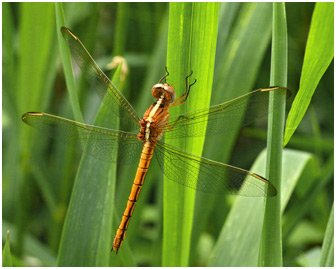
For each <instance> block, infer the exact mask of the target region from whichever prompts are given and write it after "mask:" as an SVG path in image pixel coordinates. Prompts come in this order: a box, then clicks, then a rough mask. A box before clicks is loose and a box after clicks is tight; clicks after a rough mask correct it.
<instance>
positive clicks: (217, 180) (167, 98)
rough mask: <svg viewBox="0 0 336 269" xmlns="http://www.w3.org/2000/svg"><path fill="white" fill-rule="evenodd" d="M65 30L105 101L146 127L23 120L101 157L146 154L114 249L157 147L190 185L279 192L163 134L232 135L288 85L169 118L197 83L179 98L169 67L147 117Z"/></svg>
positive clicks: (171, 172) (30, 116)
mask: <svg viewBox="0 0 336 269" xmlns="http://www.w3.org/2000/svg"><path fill="white" fill-rule="evenodd" d="M61 31H62V34H63V36H64V38H65V39H66V40H67V42H68V44H69V47H70V49H71V54H72V56H73V57H74V59H75V60H76V62H77V64H78V65H79V66H80V68H81V69H82V71H83V72H84V74H85V77H86V78H87V79H88V81H89V83H90V84H91V86H93V87H94V88H95V89H96V90H97V92H98V94H99V95H100V96H101V97H102V99H103V102H104V103H105V104H106V105H108V106H109V107H110V108H111V110H112V111H114V112H116V115H118V117H119V118H120V119H121V120H125V121H127V122H129V123H130V124H131V125H132V126H133V127H134V128H137V129H140V132H139V133H138V134H137V133H133V132H125V131H119V130H112V129H107V128H103V127H98V126H92V125H87V124H83V123H80V122H76V121H72V120H68V119H65V118H61V117H58V116H54V115H50V114H46V113H41V112H28V113H25V114H23V116H22V120H23V122H25V123H26V124H28V125H30V126H33V127H35V128H36V129H39V130H41V131H44V132H46V133H48V134H49V135H50V136H53V137H55V138H57V139H62V140H64V141H66V142H67V143H68V144H69V145H72V146H76V147H78V148H80V149H81V150H82V151H83V152H85V153H87V154H90V155H92V156H94V157H96V158H97V159H101V160H104V161H109V162H116V163H130V162H133V161H136V160H139V158H140V161H139V165H138V169H137V172H136V175H135V179H134V182H133V185H132V190H131V193H130V195H129V198H128V202H127V205H126V209H125V211H124V214H123V216H122V220H121V223H120V225H119V228H118V230H117V232H116V236H115V238H114V242H113V247H112V250H115V251H116V252H118V249H119V248H120V246H121V244H122V242H123V240H124V238H125V234H126V230H127V227H128V224H129V221H130V218H131V216H132V214H133V211H134V207H135V204H136V202H137V200H138V197H139V193H140V191H141V188H142V185H143V183H144V180H145V176H146V174H147V171H148V168H149V164H150V162H151V159H152V157H153V154H154V149H155V155H156V158H157V160H158V162H159V165H160V167H161V169H162V171H163V173H164V174H165V175H166V176H167V177H168V178H169V179H171V180H173V181H175V182H177V183H180V184H182V185H184V186H187V187H189V188H192V189H195V190H199V191H203V192H207V193H220V194H238V195H244V196H275V195H276V194H277V191H276V189H275V187H274V186H273V185H272V184H271V183H270V182H269V181H268V180H267V179H265V178H263V177H262V176H260V175H258V174H255V173H252V172H249V171H247V170H244V169H241V168H238V167H234V166H231V165H227V164H223V163H219V162H215V161H212V160H209V159H206V158H203V157H200V156H196V155H193V154H190V153H187V152H185V151H182V150H180V149H178V148H175V147H173V146H170V145H168V144H166V143H164V142H162V141H160V139H161V138H162V137H163V136H164V137H165V138H169V139H173V138H188V137H192V136H204V135H205V134H207V135H211V134H222V133H226V134H227V133H229V132H230V130H232V129H235V127H236V126H238V124H242V125H246V124H248V123H250V122H252V121H254V120H256V119H258V118H260V117H264V116H267V115H268V113H269V112H268V103H269V96H270V95H269V93H270V92H271V91H283V90H286V89H285V88H281V87H269V88H263V89H259V90H255V91H253V92H250V93H248V94H245V95H243V96H240V97H238V98H236V99H233V100H231V101H229V102H225V103H222V104H219V105H215V106H211V107H208V108H205V109H200V110H197V111H193V112H188V113H185V114H182V115H180V116H178V117H172V118H169V108H170V107H174V106H177V105H181V104H183V103H184V102H185V101H186V100H187V98H188V94H189V91H190V87H191V86H192V84H191V85H189V84H188V79H189V77H190V76H188V77H187V78H186V82H187V87H186V91H185V93H184V94H183V95H182V96H181V97H179V98H178V99H175V91H174V87H173V86H172V85H169V84H168V83H166V82H163V81H165V79H166V77H167V76H168V72H167V74H166V75H165V76H164V77H163V78H161V80H160V81H159V82H158V83H157V84H155V85H154V86H153V88H152V95H153V97H154V98H156V101H155V102H154V103H153V104H152V105H151V106H150V107H149V108H148V109H147V111H146V112H145V114H144V116H143V118H140V117H139V116H138V115H137V113H136V111H135V110H134V108H133V107H132V106H131V104H130V103H129V102H128V101H127V99H126V98H125V97H124V96H123V95H122V93H121V92H120V91H119V90H118V89H117V88H116V87H115V86H114V85H113V83H112V82H111V81H110V80H109V79H108V78H107V76H106V75H105V74H104V73H103V72H102V70H101V69H100V68H99V67H98V65H97V64H96V63H95V62H94V60H93V58H92V57H91V56H90V54H89V53H88V51H87V50H86V49H85V47H84V45H83V44H82V43H81V41H80V40H79V39H78V38H77V37H76V36H75V35H74V34H73V33H72V32H71V31H70V30H69V29H68V28H66V27H62V29H61ZM244 110H245V118H244V119H243V121H242V122H241V117H240V113H239V112H241V111H244ZM204 123H206V124H204ZM134 128H133V129H134ZM118 154H119V156H118ZM117 156H118V157H117ZM164 160H166V161H165V162H164ZM112 250H111V251H112Z"/></svg>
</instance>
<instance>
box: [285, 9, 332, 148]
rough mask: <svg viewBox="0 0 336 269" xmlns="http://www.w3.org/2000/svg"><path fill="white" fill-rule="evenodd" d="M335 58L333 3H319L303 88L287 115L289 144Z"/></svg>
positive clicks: (309, 37) (305, 60)
mask: <svg viewBox="0 0 336 269" xmlns="http://www.w3.org/2000/svg"><path fill="white" fill-rule="evenodd" d="M333 58H334V3H317V4H316V6H315V9H314V14H313V17H312V21H311V26H310V30H309V36H308V40H307V45H306V50H305V56H304V60H303V66H302V75H301V79H300V89H299V91H298V93H297V95H296V96H295V99H294V101H293V105H292V108H291V110H290V113H289V115H288V121H287V126H286V132H285V142H284V144H285V145H286V144H287V143H288V141H289V139H290V138H291V136H292V135H293V133H294V132H295V130H296V128H297V127H298V125H299V124H300V122H301V120H302V118H303V116H304V115H305V114H306V111H307V108H308V106H309V104H310V102H311V98H312V96H313V94H314V92H315V90H316V87H317V85H318V84H319V82H320V79H321V77H322V76H323V74H324V72H325V71H326V69H327V68H328V66H329V65H330V62H331V61H332V59H333Z"/></svg>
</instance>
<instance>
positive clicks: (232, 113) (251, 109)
mask: <svg viewBox="0 0 336 269" xmlns="http://www.w3.org/2000/svg"><path fill="white" fill-rule="evenodd" d="M272 91H287V89H286V88H281V87H271V88H264V89H259V90H255V91H253V92H250V93H248V94H245V95H242V96H240V97H238V98H236V99H233V100H231V101H229V102H226V103H223V104H219V105H215V106H212V107H209V108H206V109H200V110H197V111H192V112H189V113H185V114H182V115H180V116H178V117H173V118H170V119H169V120H168V121H164V122H161V123H160V128H162V129H165V133H164V136H165V138H185V137H194V136H205V135H206V134H207V135H212V134H229V133H230V132H231V131H233V130H236V127H239V126H244V125H247V124H249V123H252V122H254V121H256V120H258V119H260V118H263V117H266V116H267V115H268V114H269V113H270V111H268V104H269V99H270V98H269V97H270V92H272ZM167 123H168V124H167Z"/></svg>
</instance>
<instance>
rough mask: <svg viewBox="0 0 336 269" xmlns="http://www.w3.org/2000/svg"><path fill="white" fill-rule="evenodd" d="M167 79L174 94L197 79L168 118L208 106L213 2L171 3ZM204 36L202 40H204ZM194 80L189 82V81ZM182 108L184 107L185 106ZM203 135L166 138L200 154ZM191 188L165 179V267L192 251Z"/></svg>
mask: <svg viewBox="0 0 336 269" xmlns="http://www.w3.org/2000/svg"><path fill="white" fill-rule="evenodd" d="M169 15H170V17H169V32H168V55H167V66H168V70H169V73H170V76H169V77H168V78H167V81H168V82H169V83H170V84H172V85H173V86H174V87H175V90H176V96H180V95H182V94H183V93H184V91H185V77H186V76H187V75H189V74H190V73H191V70H192V71H193V76H192V78H197V83H196V84H195V85H194V86H193V87H192V89H191V94H190V96H189V99H188V101H187V103H186V104H185V105H184V106H178V107H176V108H174V109H171V111H170V113H171V116H174V115H179V114H181V113H183V112H185V111H186V110H185V109H186V108H188V110H189V111H192V110H196V109H197V108H200V107H207V106H209V103H210V94H211V88H212V75H213V66H214V59H215V48H216V38H217V20H218V4H217V3H171V4H170V13H169ZM204 36H206V38H204ZM190 81H191V83H192V80H190ZM183 109H184V110H183ZM203 142H204V138H201V139H192V140H190V139H188V143H186V141H172V140H171V141H170V142H169V143H170V144H172V145H174V146H178V147H181V148H183V149H185V150H187V151H189V152H193V153H195V154H198V155H201V154H202V148H203ZM194 198H195V192H194V191H193V190H187V189H186V188H184V187H183V186H180V185H177V184H175V183H174V182H170V181H168V180H164V228H163V233H164V234H163V257H162V259H163V260H162V265H163V266H187V265H188V260H189V252H190V241H191V229H192V221H193V207H194Z"/></svg>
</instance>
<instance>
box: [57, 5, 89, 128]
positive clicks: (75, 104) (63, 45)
mask: <svg viewBox="0 0 336 269" xmlns="http://www.w3.org/2000/svg"><path fill="white" fill-rule="evenodd" d="M55 10H56V29H57V37H58V44H59V47H60V53H61V59H62V64H63V69H64V74H65V80H66V84H67V89H68V93H69V97H70V103H71V107H72V112H73V115H74V118H75V120H76V121H79V122H84V120H83V116H82V112H81V110H80V106H79V100H78V96H77V86H76V82H75V78H74V76H73V73H72V62H71V57H70V49H69V47H68V45H67V42H66V41H65V40H64V38H63V36H62V33H61V27H62V26H65V20H64V11H63V6H62V3H55Z"/></svg>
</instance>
